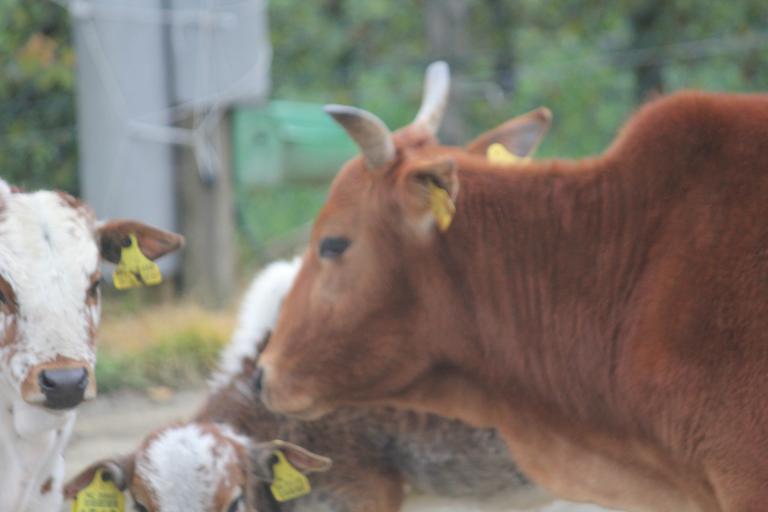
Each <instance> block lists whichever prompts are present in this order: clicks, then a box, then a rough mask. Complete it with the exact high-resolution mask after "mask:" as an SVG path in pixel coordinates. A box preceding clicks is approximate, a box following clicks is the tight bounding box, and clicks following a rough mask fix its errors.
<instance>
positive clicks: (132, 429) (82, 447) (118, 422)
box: [66, 390, 605, 512]
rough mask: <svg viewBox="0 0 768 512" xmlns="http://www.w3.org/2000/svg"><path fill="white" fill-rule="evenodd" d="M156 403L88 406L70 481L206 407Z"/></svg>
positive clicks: (481, 506) (502, 509)
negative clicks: (148, 435) (111, 456)
mask: <svg viewBox="0 0 768 512" xmlns="http://www.w3.org/2000/svg"><path fill="white" fill-rule="evenodd" d="M155 395H156V399H155V400H152V399H150V398H149V397H148V396H147V395H144V394H137V393H120V394H117V395H110V396H105V395H102V396H101V397H100V398H99V399H98V400H96V401H95V402H91V403H87V404H85V405H84V406H82V408H81V410H80V413H79V416H78V420H77V427H76V429H75V432H74V435H73V436H72V442H71V443H70V446H69V448H68V450H67V453H66V460H67V472H68V474H69V476H72V475H73V474H74V473H76V472H77V471H79V470H80V469H81V468H83V467H84V466H85V465H87V464H89V463H91V462H93V461H95V460H98V459H100V458H103V457H108V456H110V455H115V454H120V453H125V452H129V451H131V450H133V448H135V446H136V445H137V443H138V441H139V440H140V439H141V438H142V437H144V435H145V434H146V433H147V432H149V431H151V430H153V429H154V428H157V427H159V426H162V425H166V424H168V423H171V422H174V421H178V420H184V419H186V418H188V417H189V416H190V415H191V414H192V413H194V411H195V410H196V409H197V407H198V406H199V405H200V404H201V403H202V401H203V397H204V391H203V390H195V391H188V392H182V393H176V394H169V393H165V392H163V391H162V390H160V391H159V392H157V393H155ZM504 501H505V500H504V497H503V496H502V497H496V498H495V499H493V500H491V501H489V502H486V503H477V502H463V501H462V502H457V501H456V500H447V499H440V498H435V497H431V496H429V497H428V496H413V497H411V498H409V500H408V502H407V503H406V507H405V512H427V511H429V512H459V511H461V512H475V511H476V512H481V511H482V512H511V511H512V510H520V509H511V508H509V506H508V505H507V506H505V505H504ZM531 506H533V508H532V509H528V510H537V511H540V512H604V511H605V509H601V508H598V507H593V506H587V505H572V504H568V503H563V502H554V503H550V504H548V505H546V506H536V505H533V504H532V505H531Z"/></svg>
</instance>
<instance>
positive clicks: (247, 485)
mask: <svg viewBox="0 0 768 512" xmlns="http://www.w3.org/2000/svg"><path fill="white" fill-rule="evenodd" d="M277 451H280V452H282V453H283V455H284V456H285V459H286V460H287V461H288V462H289V463H291V465H293V467H294V468H296V469H298V470H299V471H301V472H302V473H311V472H315V471H326V470H328V469H329V468H330V465H331V462H330V459H328V458H326V457H321V456H319V455H315V454H314V453H311V452H309V451H307V450H305V449H304V448H301V447H299V446H296V445H294V444H291V443H286V442H282V441H271V442H261V443H255V442H253V441H251V440H250V439H248V438H247V437H244V436H241V435H239V434H237V433H235V432H234V431H233V430H232V429H231V428H230V427H229V426H228V425H224V424H219V423H188V424H183V425H177V426H170V427H166V428H164V429H162V430H160V431H158V432H155V433H153V434H151V435H149V436H148V437H147V438H146V439H145V440H144V441H143V443H142V444H141V446H140V447H139V448H138V450H136V451H135V452H134V453H132V454H130V455H128V456H124V457H115V458H111V459H105V460H101V461H99V462H96V463H94V464H92V465H91V466H89V467H88V468H86V469H84V470H83V471H82V472H81V473H80V474H79V475H77V476H76V477H75V478H73V479H72V480H71V481H70V482H69V483H68V484H67V485H66V486H65V487H64V494H65V497H66V498H68V499H74V498H75V496H76V495H77V493H78V492H80V491H81V490H82V489H83V488H84V487H85V486H87V485H88V484H89V483H90V482H91V481H92V480H93V478H94V476H95V474H96V472H97V470H99V469H102V470H103V472H102V477H106V478H108V479H110V480H112V481H113V482H114V483H115V484H116V485H117V487H118V489H120V490H121V491H127V492H128V493H129V494H130V496H131V498H132V499H133V502H134V508H135V509H136V510H137V511H138V512H246V511H247V512H256V511H258V510H259V509H260V507H259V504H260V503H261V500H262V499H263V496H262V495H261V494H260V491H263V490H264V489H261V488H262V487H264V486H265V484H268V483H269V482H271V481H272V479H273V473H272V466H273V465H274V463H275V462H276V456H277V454H276V452H277Z"/></svg>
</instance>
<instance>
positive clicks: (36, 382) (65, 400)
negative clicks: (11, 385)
mask: <svg viewBox="0 0 768 512" xmlns="http://www.w3.org/2000/svg"><path fill="white" fill-rule="evenodd" d="M21 396H22V398H23V399H24V401H25V402H27V403H28V404H31V405H37V406H41V407H45V408H46V409H50V410H57V411H60V410H66V409H72V408H74V407H76V406H77V405H79V404H80V402H82V401H84V400H90V399H92V398H95V397H96V379H95V377H94V373H93V367H92V366H91V365H89V364H88V363H87V362H85V361H76V360H73V359H63V358H61V359H59V360H57V361H52V362H49V363H43V364H40V365H37V366H35V367H33V368H32V369H31V370H30V371H29V373H28V374H27V376H26V378H25V379H24V382H23V383H22V385H21Z"/></svg>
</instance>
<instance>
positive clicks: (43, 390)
mask: <svg viewBox="0 0 768 512" xmlns="http://www.w3.org/2000/svg"><path fill="white" fill-rule="evenodd" d="M128 233H135V234H136V236H137V240H138V242H139V245H140V246H141V248H142V250H143V252H144V254H146V255H147V256H148V257H150V258H152V259H154V258H158V257H160V256H162V255H163V254H166V253H167V252H169V251H173V250H175V249H177V248H178V247H179V246H180V245H181V243H182V241H183V239H182V237H181V236H179V235H176V234H174V233H168V232H165V231H161V230H158V229H155V228H151V227H149V226H145V225H143V224H140V223H137V222H129V221H113V222H107V223H103V224H100V223H98V222H97V221H96V219H95V218H94V216H93V213H92V211H91V210H90V208H88V207H87V206H86V205H85V204H83V203H81V202H80V201H78V200H77V199H75V198H74V197H72V196H70V195H67V194H64V193H61V192H51V191H40V192H34V193H22V192H18V191H14V190H12V189H11V188H10V187H9V186H8V185H7V184H6V183H5V182H4V181H2V180H0V402H3V403H5V404H6V405H4V407H5V406H8V407H11V408H12V409H13V410H14V412H15V414H14V421H15V422H17V423H19V422H20V423H19V424H18V425H16V427H17V430H27V428H26V427H29V428H32V429H34V428H35V423H36V422H37V419H36V418H39V415H38V414H37V411H39V410H41V409H39V408H38V407H36V408H29V405H30V404H31V405H33V406H39V407H42V408H45V409H47V410H67V409H71V408H73V407H74V406H76V405H77V404H78V403H80V402H81V401H82V400H83V399H89V398H92V397H93V396H94V395H95V393H96V387H95V384H96V383H95V379H94V373H93V365H94V359H95V347H94V335H95V331H96V327H97V324H98V322H99V312H100V292H99V282H100V279H101V276H100V273H99V254H101V256H102V257H103V258H105V259H107V260H109V261H112V262H116V261H117V260H118V259H119V255H120V247H121V244H123V243H124V242H125V241H126V240H128ZM24 422H27V423H29V425H26V427H24V426H23V425H21V423H24ZM38 426H39V425H38Z"/></svg>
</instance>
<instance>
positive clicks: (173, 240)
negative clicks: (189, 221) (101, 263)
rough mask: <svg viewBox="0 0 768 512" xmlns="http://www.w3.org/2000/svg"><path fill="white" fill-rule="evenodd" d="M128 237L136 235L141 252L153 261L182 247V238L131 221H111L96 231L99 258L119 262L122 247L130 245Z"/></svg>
mask: <svg viewBox="0 0 768 512" xmlns="http://www.w3.org/2000/svg"><path fill="white" fill-rule="evenodd" d="M130 235H136V240H137V242H138V244H139V248H140V249H141V252H142V253H144V256H146V257H147V258H149V259H151V260H154V259H157V258H159V257H160V256H163V255H164V254H168V253H169V252H173V251H175V250H177V249H178V248H180V247H181V246H183V245H184V237H183V236H181V235H179V234H176V233H172V232H170V231H164V230H162V229H158V228H154V227H152V226H148V225H146V224H142V223H141V222H136V221H132V220H111V221H107V222H104V223H103V224H101V225H100V226H99V227H98V229H97V239H98V241H99V251H100V252H101V257H102V258H104V259H105V260H107V261H110V262H112V263H117V262H118V261H120V254H121V251H122V248H123V247H127V246H128V245H130V240H131V239H130Z"/></svg>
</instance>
